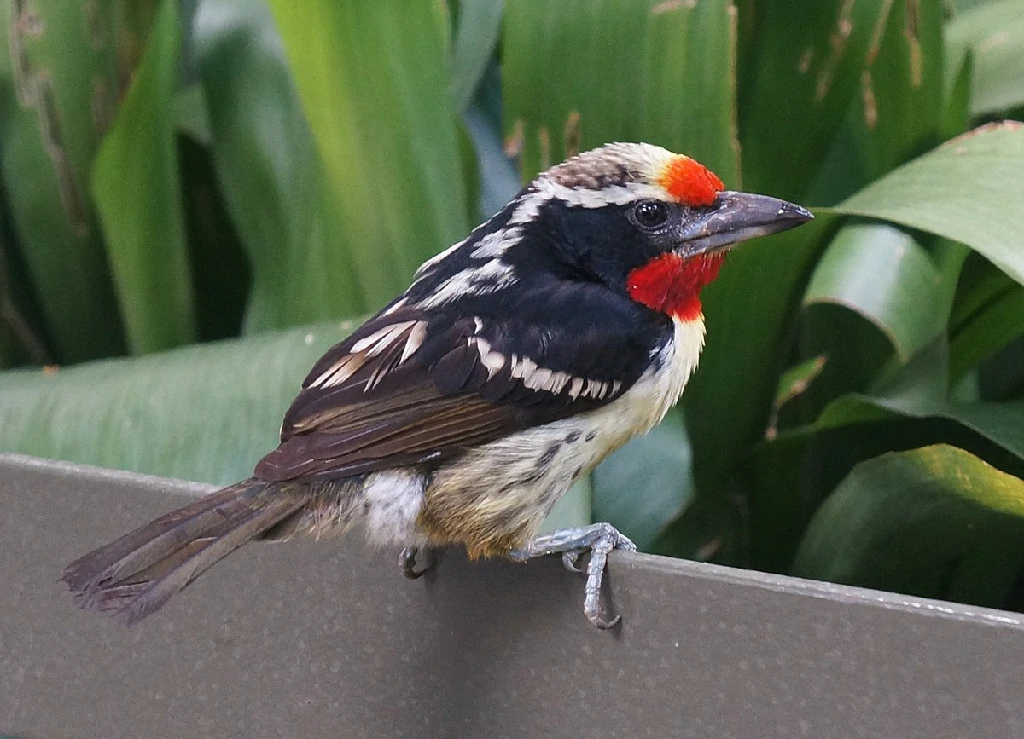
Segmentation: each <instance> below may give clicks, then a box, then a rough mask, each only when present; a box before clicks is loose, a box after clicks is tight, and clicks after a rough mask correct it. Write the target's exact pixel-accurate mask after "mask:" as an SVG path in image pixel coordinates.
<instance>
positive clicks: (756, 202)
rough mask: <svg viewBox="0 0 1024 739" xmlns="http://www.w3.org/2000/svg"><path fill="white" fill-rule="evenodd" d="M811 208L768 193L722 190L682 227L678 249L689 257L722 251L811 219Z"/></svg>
mask: <svg viewBox="0 0 1024 739" xmlns="http://www.w3.org/2000/svg"><path fill="white" fill-rule="evenodd" d="M813 218H814V216H813V215H811V213H810V211H808V210H807V209H805V208H801V207H800V206H799V205H794V204H793V203H788V202H786V201H785V200H779V199H778V198H770V197H768V196H767V195H754V194H752V193H746V192H733V191H731V190H725V191H723V192H720V193H718V197H716V198H715V202H714V203H713V204H712V205H711V206H710V207H709V208H708V210H707V212H706V213H704V214H701V215H697V216H696V217H695V218H694V219H693V220H692V221H690V223H689V224H687V226H686V227H685V228H684V229H683V232H682V234H681V241H683V242H684V243H683V244H682V245H681V246H680V248H679V250H678V251H679V252H680V253H682V254H683V255H684V256H688V257H692V256H696V255H697V254H702V253H705V252H714V251H722V250H724V249H726V248H728V247H731V246H733V245H735V244H738V243H740V242H741V241H747V240H748V239H755V238H757V237H758V236H769V235H770V234H775V233H779V232H780V231H786V230H787V229H790V228H793V227H795V226H799V225H801V224H803V223H807V221H810V220H811V219H813Z"/></svg>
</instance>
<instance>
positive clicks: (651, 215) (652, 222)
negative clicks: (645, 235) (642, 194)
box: [633, 200, 668, 228]
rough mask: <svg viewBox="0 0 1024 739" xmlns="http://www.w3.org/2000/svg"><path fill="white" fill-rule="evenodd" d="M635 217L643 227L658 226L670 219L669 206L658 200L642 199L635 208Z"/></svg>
mask: <svg viewBox="0 0 1024 739" xmlns="http://www.w3.org/2000/svg"><path fill="white" fill-rule="evenodd" d="M633 218H635V219H636V222H637V224H638V225H640V226H642V227H643V228H657V227H658V226H660V225H661V224H663V223H664V222H665V221H667V220H668V206H667V205H665V204H664V203H661V202H658V201H657V200H641V201H640V202H639V203H637V204H636V206H635V207H634V208H633Z"/></svg>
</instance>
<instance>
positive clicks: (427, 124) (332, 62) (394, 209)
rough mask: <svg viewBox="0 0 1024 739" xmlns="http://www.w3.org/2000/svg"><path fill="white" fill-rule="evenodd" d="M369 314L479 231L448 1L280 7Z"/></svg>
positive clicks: (349, 0)
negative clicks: (458, 113) (469, 199)
mask: <svg viewBox="0 0 1024 739" xmlns="http://www.w3.org/2000/svg"><path fill="white" fill-rule="evenodd" d="M270 7H271V9H272V10H273V12H274V18H275V20H276V21H277V25H278V28H279V29H280V31H281V36H282V38H283V39H284V46H285V50H286V52H287V55H288V59H289V61H290V65H291V70H292V74H293V76H294V79H295V82H296V86H297V87H298V90H299V96H300V98H301V100H302V108H303V110H304V111H305V114H306V118H307V119H308V120H309V123H310V126H311V128H312V131H313V137H314V140H315V141H316V144H317V147H318V150H319V152H320V155H321V156H322V157H323V160H324V163H325V166H326V170H327V173H328V176H329V178H330V182H331V184H332V185H333V188H332V192H331V197H332V205H331V207H332V208H334V209H336V210H337V211H338V215H339V219H340V223H341V231H340V234H341V235H343V236H344V239H342V238H339V239H338V241H339V244H337V245H335V248H344V249H347V250H348V251H349V253H350V254H351V256H352V261H353V263H354V264H355V266H356V274H357V276H358V280H359V285H360V286H361V288H362V291H363V296H364V298H365V300H366V302H367V305H370V306H371V307H374V308H376V307H379V306H381V305H383V304H384V303H385V302H386V301H387V300H390V299H391V298H392V297H394V296H395V295H396V294H398V293H399V292H401V291H402V290H404V289H405V287H406V286H407V285H408V283H409V280H410V278H411V277H412V275H413V273H414V272H415V270H416V268H417V267H418V266H419V265H420V263H421V262H423V261H424V260H425V259H426V258H428V257H430V256H432V255H433V254H435V253H437V252H438V251H440V249H441V248H442V247H446V246H448V245H449V244H452V243H454V242H456V241H458V240H459V239H461V238H463V237H464V236H465V234H466V232H467V231H468V224H467V222H466V204H465V202H466V195H465V188H464V185H463V182H462V172H461V167H460V157H459V146H458V143H457V139H456V117H455V115H454V110H453V107H452V102H451V96H450V93H449V81H448V75H447V69H448V49H447V25H448V23H447V18H446V15H445V9H444V5H443V3H442V2H441V0H430V1H429V2H416V3H407V2H400V1H399V0H381V1H379V2H362V1H361V0H345V1H341V2H339V0H311V1H310V2H303V3H295V2H291V1H290V0H271V2H270Z"/></svg>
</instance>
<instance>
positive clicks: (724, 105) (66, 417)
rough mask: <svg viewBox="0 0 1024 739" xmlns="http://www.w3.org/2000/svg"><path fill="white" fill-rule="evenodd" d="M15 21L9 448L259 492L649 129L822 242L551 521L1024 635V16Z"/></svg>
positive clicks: (2, 98)
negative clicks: (364, 332) (903, 600)
mask: <svg viewBox="0 0 1024 739" xmlns="http://www.w3.org/2000/svg"><path fill="white" fill-rule="evenodd" d="M2 5H3V11H2V14H0V24H2V25H3V31H4V33H3V36H2V38H4V39H6V40H7V42H8V47H9V48H8V53H7V54H3V55H0V64H2V65H3V67H2V69H0V184H2V191H0V365H2V366H3V367H6V368H8V369H7V370H6V371H4V372H3V373H0V450H3V451H15V452H22V453H28V454H36V455H40V456H47V457H56V458H61V459H68V460H74V461H79V462H87V463H92V464H99V465H105V466H109V467H117V468H122V469H131V470H138V471H142V472H149V473H154V474H163V475H171V476H176V477H182V478H186V479H191V480H205V481H209V482H214V483H227V482H230V481H233V480H235V479H237V478H240V477H243V476H245V475H247V474H248V473H249V471H250V470H251V467H252V465H253V463H254V462H255V461H256V460H257V459H258V458H259V457H260V456H261V455H262V454H263V453H265V452H266V451H268V450H269V449H271V448H272V447H273V446H274V444H275V434H276V430H277V427H278V422H279V419H280V416H281V414H282V412H283V410H284V408H285V406H286V405H287V403H288V401H289V400H290V398H291V397H292V395H293V394H294V392H295V391H296V389H297V387H298V383H299V382H300V380H301V378H302V377H303V376H304V374H305V372H306V370H307V369H308V367H309V366H310V365H311V364H312V362H313V361H314V360H315V358H316V357H317V356H318V355H319V354H320V353H321V352H322V351H324V350H325V349H326V348H327V347H328V346H330V345H331V344H333V343H335V342H336V341H338V340H339V339H340V338H341V337H343V336H344V335H345V333H346V332H347V331H348V330H351V328H352V327H353V325H354V322H357V321H358V320H359V318H360V317H361V316H365V315H367V314H369V313H371V312H372V311H374V310H376V309H377V308H379V307H380V306H382V305H383V304H384V303H385V302H386V301H387V300H388V299H390V298H391V297H393V296H394V295H395V294H396V293H398V292H399V291H401V290H402V289H404V287H405V286H406V284H407V283H408V280H409V278H410V277H411V275H412V273H413V271H414V270H415V268H416V266H417V265H418V264H419V263H420V262H421V261H422V260H424V259H425V258H427V257H429V256H431V255H433V254H435V253H437V252H438V251H440V250H441V249H442V248H444V247H446V246H447V245H449V244H451V243H453V242H455V241H457V240H459V239H460V238H462V236H463V235H464V234H465V233H467V232H468V230H469V228H471V227H472V226H473V225H474V224H475V223H477V222H478V221H480V220H481V219H483V218H486V217H487V216H488V215H490V214H491V213H493V212H494V211H495V210H497V209H498V208H499V207H500V206H501V205H502V204H503V203H504V202H505V201H506V200H507V199H508V198H509V197H510V196H511V195H512V194H514V192H515V191H516V190H517V189H518V187H519V186H520V184H521V183H522V182H525V181H528V180H529V179H530V178H531V177H532V176H533V175H534V174H535V173H536V172H538V171H539V170H541V169H543V168H545V167H546V166H548V165H549V164H551V163H554V162H557V161H560V160H561V159H563V158H564V157H565V156H567V155H570V154H572V153H574V152H576V151H579V150H581V149H587V148H591V147H593V146H596V145H599V144H602V143H604V142H607V141H612V140H645V141H650V142H652V143H657V144H661V145H663V146H666V147H667V148H670V149H673V150H675V151H680V152H685V153H688V154H690V155H692V156H694V157H696V158H697V159H699V160H701V161H702V162H704V163H705V164H707V165H708V166H709V167H711V168H712V169H714V170H715V171H716V172H717V173H718V174H719V175H720V176H721V177H722V179H723V180H725V182H726V184H727V186H728V187H730V188H734V189H739V188H743V189H747V190H752V191H760V192H766V193H769V194H772V195H776V196H779V197H784V198H788V199H790V200H794V201H796V202H799V203H801V204H804V205H808V206H813V207H814V209H815V212H816V214H817V216H818V217H817V219H816V220H815V221H814V222H813V224H811V225H808V226H805V227H803V228H800V229H797V230H796V231H793V232H789V233H786V234H782V235H780V236H777V237H772V238H771V239H765V240H762V241H761V242H758V243H755V244H751V245H746V246H744V247H743V248H742V249H740V250H738V251H737V252H736V253H734V254H733V255H731V256H730V258H729V260H728V262H727V265H726V267H725V269H723V271H722V275H721V278H720V279H719V280H718V282H716V283H715V284H714V285H713V286H712V287H711V288H709V289H708V290H707V291H706V296H705V298H706V299H705V313H706V316H707V324H708V331H709V336H708V343H707V348H706V350H705V353H704V357H703V359H702V363H701V368H700V370H699V371H698V373H697V375H696V376H695V377H694V379H693V381H692V383H691V385H690V386H689V387H688V389H687V391H686V393H685V396H684V400H683V403H682V404H681V407H680V408H677V409H676V410H674V411H673V412H671V413H670V415H669V417H668V418H667V419H666V421H665V423H663V424H662V425H661V426H660V427H659V428H658V429H656V430H655V431H654V432H653V433H652V434H651V435H650V436H649V437H647V438H644V439H640V440H636V441H635V442H633V443H631V444H630V445H628V446H627V447H625V448H624V449H623V450H621V451H619V452H617V453H616V454H615V455H613V457H611V458H610V459H609V460H607V461H606V463H605V464H603V465H602V466H601V467H600V468H598V470H597V471H596V472H595V473H594V475H592V477H591V479H590V480H588V481H587V482H586V484H583V485H580V486H578V487H577V488H576V489H575V490H574V492H573V493H572V495H571V496H570V498H569V504H568V505H567V506H566V507H563V508H562V510H561V512H560V516H561V518H562V520H563V521H564V520H571V519H575V520H579V519H581V518H586V517H592V518H593V519H595V520H610V521H612V522H613V523H614V524H616V525H617V526H619V527H620V528H621V529H622V530H623V531H624V532H625V533H627V534H628V535H630V536H633V537H634V538H636V539H637V540H638V542H639V543H640V544H641V546H642V548H644V549H646V550H647V551H653V552H660V553H665V554H671V555H676V556H682V557H690V558H696V559H705V560H713V561H717V562H723V563H727V564H733V565H740V566H746V567H754V568H758V569H762V570H766V571H773V572H790V573H795V574H799V575H803V576H807V577H815V578H825V579H831V580H834V581H838V582H847V583H854V584H861V585H868V586H872V587H879V588H886V589H894V590H899V591H902V592H906V593H911V594H917V595H923V596H936V597H944V598H951V599H958V600H962V601H965V602H970V603H978V604H985V605H993V606H1003V607H1009V608H1015V609H1018V610H1024V481H1022V479H1021V477H1022V475H1024V128H1021V127H1020V125H1019V124H1015V123H1013V122H1012V120H1009V119H1013V118H1017V119H1020V118H1022V117H1024V2H1022V0H988V1H986V0H974V1H970V0H955V1H954V2H942V1H940V0H858V2H856V3H854V2H850V1H849V0H783V1H780V2H771V3H767V2H765V3H757V2H754V0H734V1H733V0H561V1H560V2H550V0H507V1H506V2H504V3H503V2H501V1H500V0H463V2H460V3H455V2H452V3H444V2H441V1H440V0H423V1H419V2H414V1H413V0H406V1H401V0H377V1H375V2H372V3H371V2H362V1H357V0H319V1H318V0H304V2H301V3H300V2H294V1H293V0H193V1H192V2H188V1H186V0H181V1H180V2H175V1H174V0H134V1H133V2H129V1H127V0H90V1H89V2H68V0H4V1H3V3H2ZM983 124H984V125H983ZM979 126H980V127H979ZM54 505H59V501H54Z"/></svg>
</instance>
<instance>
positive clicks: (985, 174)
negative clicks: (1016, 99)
mask: <svg viewBox="0 0 1024 739" xmlns="http://www.w3.org/2000/svg"><path fill="white" fill-rule="evenodd" d="M1022 171H1024V126H1022V125H1021V124H1019V123H1006V124H1002V125H998V126H991V127H983V128H980V129H976V130H975V131H973V132H971V133H969V134H965V135H964V136H961V137H960V138H957V139H953V140H952V141H948V142H946V143H945V144H943V145H942V146H940V147H939V148H937V149H935V150H934V151H932V152H930V153H928V154H926V155H924V156H922V157H920V158H918V159H916V160H914V161H912V162H910V163H909V164H906V165H904V166H902V167H900V168H899V169H897V170H895V171H894V172H892V173H890V174H888V175H886V176H885V177H883V178H882V179H880V180H878V181H877V182H874V183H873V184H871V185H869V186H868V187H866V188H865V189H863V190H861V191H860V192H859V193H857V194H856V195H854V196H853V197H851V198H849V199H848V200H846V201H844V202H843V203H841V204H840V205H838V206H837V207H836V208H835V211H836V212H839V213H846V214H850V215H862V216H869V217H872V218H879V219H882V220H887V221H893V222H896V223H900V224H903V225H905V226H910V227H912V228H919V229H922V230H924V231H929V232H932V233H936V234H939V235H941V236H945V237H946V238H949V239H952V240H954V241H959V242H961V243H963V244H966V245H967V246H969V247H971V248H972V249H974V250H975V251H978V252H980V253H981V254H982V255H984V256H985V257H986V258H987V259H989V260H990V261H991V262H992V263H994V264H995V265H996V266H998V267H999V268H1000V269H1002V270H1003V271H1004V272H1006V274H1008V275H1009V276H1010V277H1012V278H1013V279H1015V280H1016V281H1017V282H1020V283H1022V284H1024V236H1022V234H1024V177H1021V172H1022Z"/></svg>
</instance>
